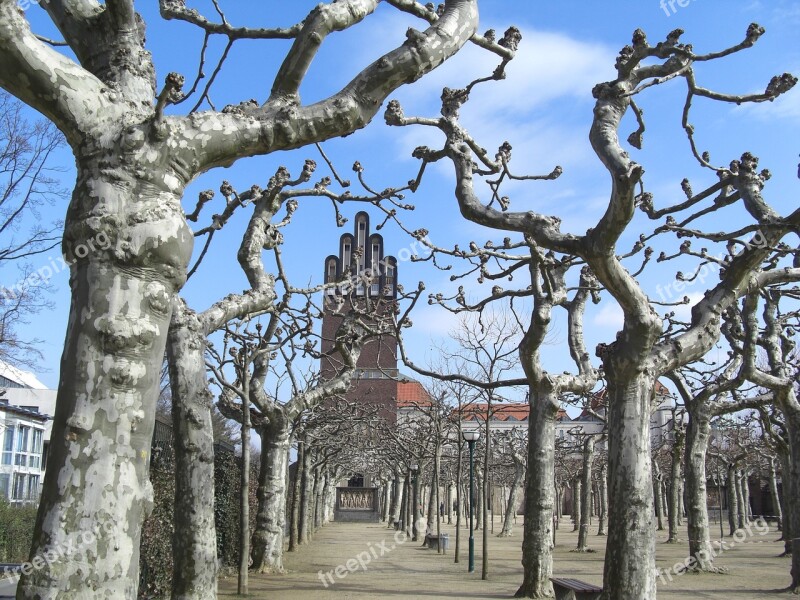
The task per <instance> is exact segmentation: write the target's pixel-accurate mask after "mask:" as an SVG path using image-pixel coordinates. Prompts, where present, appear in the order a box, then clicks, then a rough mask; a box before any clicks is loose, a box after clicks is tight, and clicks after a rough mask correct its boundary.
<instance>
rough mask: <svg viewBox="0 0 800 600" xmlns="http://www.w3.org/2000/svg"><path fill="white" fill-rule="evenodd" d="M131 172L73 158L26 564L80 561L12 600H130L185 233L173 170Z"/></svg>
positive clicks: (46, 569) (102, 157) (39, 577)
mask: <svg viewBox="0 0 800 600" xmlns="http://www.w3.org/2000/svg"><path fill="white" fill-rule="evenodd" d="M128 158H129V159H130V161H131V162H132V163H136V164H135V168H137V169H138V168H139V166H140V165H139V159H140V157H139V156H138V155H135V153H134V152H132V153H131V155H130V156H129V157H128ZM130 169H131V166H130V165H120V164H119V161H114V159H113V156H110V155H109V153H108V152H103V151H102V148H97V154H96V158H95V159H92V160H80V159H79V160H78V165H77V172H78V181H77V183H76V187H75V191H74V193H73V196H72V202H71V205H70V207H69V210H68V213H67V218H66V227H65V234H64V243H63V249H64V253H65V256H66V260H67V261H68V262H70V288H71V291H72V304H71V308H70V316H69V322H68V326H67V333H66V340H65V345H64V352H63V354H62V358H61V367H60V372H61V377H60V383H59V387H58V399H57V403H56V414H55V418H54V420H53V432H52V436H51V441H50V448H49V454H48V465H47V472H46V474H45V478H44V487H43V490H42V496H41V501H40V504H39V512H38V515H37V521H36V528H35V532H34V536H33V544H32V548H31V557H42V556H48V555H51V554H52V553H54V552H58V551H59V550H63V549H64V548H77V549H78V551H79V552H80V557H81V560H70V561H56V562H53V563H49V562H46V563H45V564H44V565H43V566H41V568H37V569H34V570H32V571H31V573H30V574H27V575H23V576H22V578H21V580H20V584H19V591H18V597H19V598H24V599H31V600H33V599H44V598H47V599H49V598H56V597H59V598H64V597H67V596H65V593H66V594H68V595H69V596H68V597H70V598H81V600H92V599H95V598H97V599H100V598H115V599H116V598H119V599H130V600H133V599H135V598H136V596H137V591H138V584H139V540H140V535H141V528H142V521H143V520H144V518H145V517H146V515H147V514H148V513H149V511H150V509H151V507H152V500H153V490H152V486H151V484H150V481H149V478H148V475H149V468H150V449H151V443H152V435H153V425H154V415H155V402H156V398H157V396H158V385H159V374H160V370H161V364H162V361H163V359H164V350H165V346H166V339H167V331H168V328H169V322H170V317H171V313H172V303H171V301H172V297H173V295H174V294H175V293H176V292H177V291H178V289H179V288H180V287H181V285H182V284H183V281H184V279H185V273H186V265H187V263H188V259H189V256H190V254H191V249H192V233H191V231H190V230H189V229H188V228H187V226H186V223H185V221H184V218H183V210H182V209H181V204H180V197H181V195H182V192H183V189H182V184H180V183H179V180H178V179H177V178H175V177H174V176H173V174H172V171H171V170H167V169H165V168H164V167H163V166H157V165H155V164H152V162H150V163H148V164H147V165H146V166H144V167H143V169H144V170H145V173H146V175H144V177H146V181H144V180H141V179H137V178H136V177H135V176H133V175H132V174H131V170H130ZM87 565H88V566H89V567H88V568H87ZM64 590H69V592H65V591H64Z"/></svg>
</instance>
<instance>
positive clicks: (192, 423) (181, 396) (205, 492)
mask: <svg viewBox="0 0 800 600" xmlns="http://www.w3.org/2000/svg"><path fill="white" fill-rule="evenodd" d="M173 308H174V311H173V315H172V323H171V324H170V328H169V335H168V337H167V360H168V362H169V381H170V389H171V391H172V431H173V439H174V446H175V511H174V526H175V530H174V533H173V536H172V564H173V569H172V598H174V599H176V600H178V599H179V600H213V599H214V598H216V597H217V534H216V528H215V523H214V432H213V430H212V426H211V402H212V394H211V392H210V390H209V389H208V383H207V382H208V378H207V375H206V363H205V347H206V334H205V331H204V330H203V328H202V327H201V325H200V323H199V322H198V319H197V315H196V314H195V313H194V312H193V311H191V310H189V309H188V308H187V307H186V304H185V303H184V302H183V300H181V299H177V300H176V301H175V302H174V304H173Z"/></svg>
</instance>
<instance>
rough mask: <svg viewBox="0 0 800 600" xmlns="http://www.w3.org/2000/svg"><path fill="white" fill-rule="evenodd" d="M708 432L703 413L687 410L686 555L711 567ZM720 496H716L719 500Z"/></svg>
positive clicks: (701, 565) (703, 567)
mask: <svg viewBox="0 0 800 600" xmlns="http://www.w3.org/2000/svg"><path fill="white" fill-rule="evenodd" d="M710 434H711V421H710V419H709V417H708V416H707V415H703V414H699V413H690V415H689V422H688V423H687V425H686V451H685V457H686V460H685V464H686V478H685V481H686V502H687V504H686V523H687V535H688V538H689V556H691V557H693V558H694V559H695V560H694V564H695V567H694V568H696V569H700V570H703V571H711V570H714V567H713V558H714V555H715V552H714V551H713V548H712V546H711V530H710V526H709V522H708V493H707V490H706V481H707V476H706V453H707V451H708V440H709V436H710ZM721 501H722V499H721V498H720V502H721Z"/></svg>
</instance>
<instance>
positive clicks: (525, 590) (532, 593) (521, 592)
mask: <svg viewBox="0 0 800 600" xmlns="http://www.w3.org/2000/svg"><path fill="white" fill-rule="evenodd" d="M548 583H549V582H548ZM514 598H555V592H553V593H550V592H547V591H543V590H542V589H541V588H539V589H530V586H526V585H525V584H522V585H521V586H520V587H519V589H518V590H517V591H516V593H515V594H514Z"/></svg>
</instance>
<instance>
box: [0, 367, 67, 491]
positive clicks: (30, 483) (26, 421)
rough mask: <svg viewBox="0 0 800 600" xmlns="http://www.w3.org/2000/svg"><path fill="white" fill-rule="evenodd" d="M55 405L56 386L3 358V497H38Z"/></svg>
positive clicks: (0, 409)
mask: <svg viewBox="0 0 800 600" xmlns="http://www.w3.org/2000/svg"><path fill="white" fill-rule="evenodd" d="M55 406H56V390H49V389H47V386H45V385H44V384H43V383H42V382H41V381H39V380H38V379H37V378H36V376H35V375H34V374H33V373H30V372H28V371H23V370H22V369H18V368H16V367H14V366H12V365H9V364H7V363H4V362H2V361H0V451H2V454H0V498H5V499H6V500H8V501H9V502H11V503H12V504H26V503H37V502H38V501H39V495H40V493H41V485H42V478H43V474H44V469H45V466H46V464H47V448H48V446H49V442H50V432H51V430H52V422H53V414H55Z"/></svg>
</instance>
